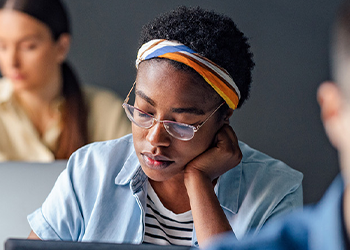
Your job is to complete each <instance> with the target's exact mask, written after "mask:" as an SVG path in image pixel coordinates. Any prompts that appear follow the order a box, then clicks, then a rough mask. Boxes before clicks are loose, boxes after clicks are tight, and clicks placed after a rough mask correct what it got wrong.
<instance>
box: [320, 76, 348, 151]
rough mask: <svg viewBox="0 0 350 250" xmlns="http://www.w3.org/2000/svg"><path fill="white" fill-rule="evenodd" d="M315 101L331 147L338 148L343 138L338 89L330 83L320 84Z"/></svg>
mask: <svg viewBox="0 0 350 250" xmlns="http://www.w3.org/2000/svg"><path fill="white" fill-rule="evenodd" d="M317 100H318V103H319V105H320V108H321V119H322V122H323V126H324V128H325V130H326V133H327V135H328V138H329V140H330V142H331V143H332V145H333V146H334V147H335V148H338V147H339V143H340V141H341V138H342V137H343V136H344V134H343V132H344V131H342V130H343V129H342V122H341V105H342V103H341V102H342V101H341V100H342V99H341V95H340V92H339V89H338V87H337V86H336V85H335V84H334V83H332V82H324V83H322V84H321V85H320V87H319V88H318V91H317Z"/></svg>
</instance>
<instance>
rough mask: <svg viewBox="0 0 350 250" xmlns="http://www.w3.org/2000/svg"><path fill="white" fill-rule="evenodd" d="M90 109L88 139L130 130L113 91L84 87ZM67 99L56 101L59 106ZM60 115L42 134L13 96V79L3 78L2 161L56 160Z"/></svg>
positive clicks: (0, 83) (0, 87)
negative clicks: (54, 152)
mask: <svg viewBox="0 0 350 250" xmlns="http://www.w3.org/2000/svg"><path fill="white" fill-rule="evenodd" d="M83 95H84V98H85V101H86V104H87V108H88V139H89V142H95V141H104V140H109V139H116V138H119V137H121V136H123V135H125V134H128V133H130V132H131V124H130V121H129V120H128V118H127V117H126V115H125V112H124V110H123V108H122V100H121V99H120V98H118V97H117V96H116V95H115V94H113V93H112V92H109V91H106V90H102V89H100V88H96V87H91V86H83ZM62 102H64V100H62V99H59V100H57V101H56V102H55V103H54V106H55V107H57V110H58V112H59V107H60V105H62ZM60 121H61V115H58V116H57V120H55V121H54V122H52V123H51V124H49V126H48V128H47V130H46V131H45V132H44V133H43V135H42V136H40V135H39V133H38V131H37V130H36V128H35V127H34V125H33V124H32V121H31V120H30V119H29V117H28V115H27V113H26V112H25V110H24V109H23V107H22V106H21V105H20V104H19V102H18V101H17V100H16V98H15V97H14V95H13V87H12V84H11V82H10V81H9V80H8V79H6V78H1V79H0V138H1V139H0V162H1V161H37V162H50V161H53V160H54V159H55V157H54V154H53V153H52V151H55V149H56V148H57V143H58V138H59V135H60V132H61V129H60V126H59V124H60Z"/></svg>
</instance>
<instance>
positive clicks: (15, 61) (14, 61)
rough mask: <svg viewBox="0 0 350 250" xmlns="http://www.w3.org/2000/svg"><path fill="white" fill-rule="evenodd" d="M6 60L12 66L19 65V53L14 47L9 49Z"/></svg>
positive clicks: (16, 66)
mask: <svg viewBox="0 0 350 250" xmlns="http://www.w3.org/2000/svg"><path fill="white" fill-rule="evenodd" d="M8 53H9V55H8V62H9V65H10V66H11V67H12V68H18V67H19V54H18V50H17V49H16V48H11V49H9V52H8Z"/></svg>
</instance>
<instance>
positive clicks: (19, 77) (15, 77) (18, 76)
mask: <svg viewBox="0 0 350 250" xmlns="http://www.w3.org/2000/svg"><path fill="white" fill-rule="evenodd" d="M10 78H11V79H12V80H23V79H24V75H23V74H21V73H19V72H15V73H13V74H11V76H10Z"/></svg>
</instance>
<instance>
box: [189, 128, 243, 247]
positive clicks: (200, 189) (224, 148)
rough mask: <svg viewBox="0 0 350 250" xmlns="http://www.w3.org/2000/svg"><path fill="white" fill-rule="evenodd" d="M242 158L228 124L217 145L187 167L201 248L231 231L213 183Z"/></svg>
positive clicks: (191, 201)
mask: <svg viewBox="0 0 350 250" xmlns="http://www.w3.org/2000/svg"><path fill="white" fill-rule="evenodd" d="M241 159H242V152H241V151H240V149H239V146H238V140H237V137H236V135H235V133H234V131H233V129H232V128H231V127H230V126H229V125H224V126H223V127H222V128H221V129H220V130H219V132H218V134H217V136H216V144H215V146H214V147H212V148H210V149H208V150H207V151H205V152H204V153H203V154H201V155H199V156H198V157H196V158H195V159H194V160H193V161H191V162H190V163H188V164H187V166H186V168H185V175H184V180H185V185H186V189H187V193H188V196H189V198H190V205H191V210H192V215H193V220H194V226H195V229H196V234H197V238H198V242H199V244H200V246H201V247H202V246H203V245H204V242H205V241H206V240H208V239H209V238H211V237H213V236H215V235H217V234H220V233H223V232H227V231H231V230H232V229H231V226H230V224H229V222H228V220H227V218H226V215H225V213H224V211H223V210H222V208H221V206H220V203H219V201H218V199H217V197H216V194H215V192H214V185H213V181H214V182H215V181H216V179H217V178H218V177H219V176H220V175H222V174H224V173H225V172H226V171H228V170H230V169H231V168H233V167H235V166H237V165H238V164H239V162H240V161H241Z"/></svg>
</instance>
